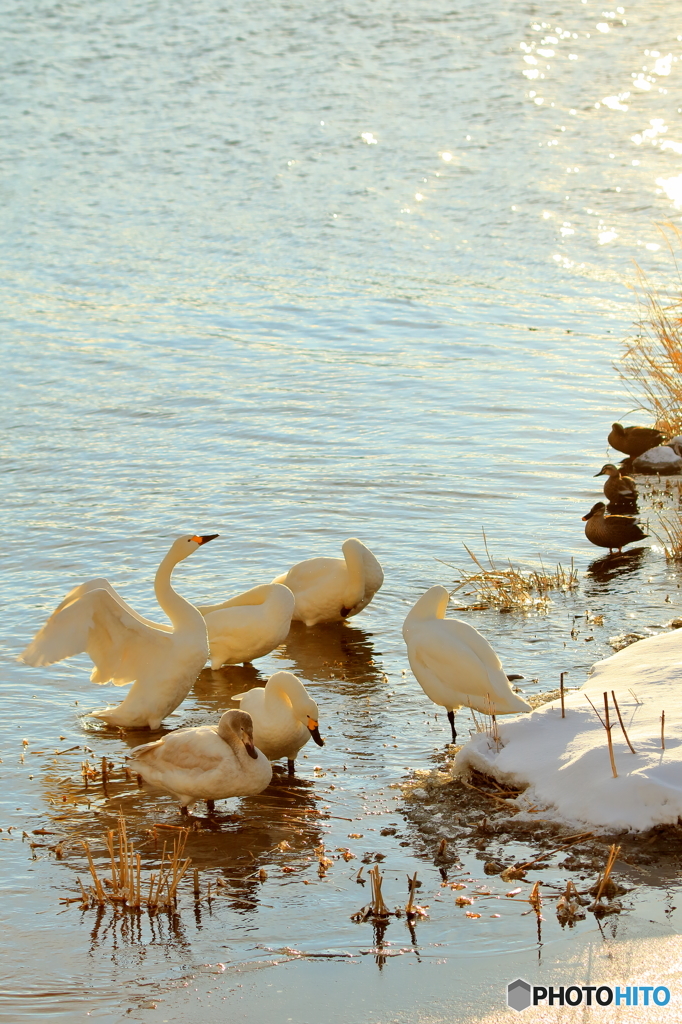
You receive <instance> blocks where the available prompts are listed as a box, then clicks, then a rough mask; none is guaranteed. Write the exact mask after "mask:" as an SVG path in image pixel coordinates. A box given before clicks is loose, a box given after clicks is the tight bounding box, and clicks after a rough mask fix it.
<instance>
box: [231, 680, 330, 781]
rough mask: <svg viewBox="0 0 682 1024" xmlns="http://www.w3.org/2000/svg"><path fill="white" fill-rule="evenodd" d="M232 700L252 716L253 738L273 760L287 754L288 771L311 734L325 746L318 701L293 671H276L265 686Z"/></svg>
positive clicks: (291, 768)
mask: <svg viewBox="0 0 682 1024" xmlns="http://www.w3.org/2000/svg"><path fill="white" fill-rule="evenodd" d="M232 700H238V701H241V704H240V707H241V709H242V710H243V711H248V713H249V714H250V715H251V718H252V719H253V742H254V743H255V744H256V746H257V747H258V749H259V750H262V751H263V753H264V754H265V756H266V757H269V758H270V760H271V761H276V760H277V759H278V758H280V757H286V758H287V762H288V769H289V774H290V775H293V773H294V761H295V760H296V755H297V754H298V752H299V750H300V749H301V747H302V746H303V745H304V744H305V743H307V742H308V740H309V739H310V737H311V736H312V738H313V739H314V740H315V742H316V743H317V745H318V747H322V746H324V740H323V739H322V737H321V736H320V732H319V729H318V727H317V724H318V720H319V719H318V715H319V712H318V710H317V704H316V703H315V701H314V700H313V699H312V697H310V696H309V694H308V691H307V690H306V688H305V686H304V685H303V683H302V682H301V680H300V679H299V678H298V676H295V675H294V674H293V672H275V674H274V675H272V676H270V678H269V679H268V681H267V683H266V684H265V686H256V687H254V689H253V690H247V691H246V693H238V694H237V695H236V696H235V697H233V698H232Z"/></svg>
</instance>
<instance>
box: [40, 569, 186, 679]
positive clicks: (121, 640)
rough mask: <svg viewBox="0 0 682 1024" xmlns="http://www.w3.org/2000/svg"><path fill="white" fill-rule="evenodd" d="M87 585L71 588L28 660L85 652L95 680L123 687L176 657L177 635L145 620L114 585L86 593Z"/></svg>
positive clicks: (52, 659) (56, 658) (42, 660)
mask: <svg viewBox="0 0 682 1024" xmlns="http://www.w3.org/2000/svg"><path fill="white" fill-rule="evenodd" d="M88 586H89V585H88V584H87V583H86V584H83V587H84V588H87V587H88ZM83 587H76V588H75V590H73V591H71V594H69V595H68V596H67V598H65V600H64V601H62V603H61V605H60V606H59V608H58V609H57V610H56V611H55V612H54V613H53V614H52V615H51V616H50V618H49V619H48V620H47V622H46V623H45V625H44V626H43V628H42V629H41V630H40V632H39V633H38V634H37V635H36V637H35V638H34V640H33V641H32V643H30V644H29V646H28V647H27V648H26V650H25V651H24V652H23V654H22V655H21V660H22V661H24V662H25V663H26V664H27V665H35V666H40V665H52V664H53V663H54V662H56V661H62V660H63V659H64V658H70V657H72V655H74V654H80V653H81V652H83V651H86V652H87V653H88V654H89V655H90V657H91V658H92V661H93V662H94V664H95V668H94V669H93V671H92V675H91V677H90V678H91V680H92V682H94V683H108V682H109V681H111V682H113V683H115V684H116V685H117V686H123V685H124V684H125V683H132V682H134V681H135V680H136V679H138V678H140V676H144V675H148V674H149V673H150V670H151V671H153V669H154V665H155V663H158V662H159V660H160V659H164V658H168V657H172V648H173V637H172V636H171V635H170V634H169V633H166V632H164V631H163V630H161V629H157V628H156V627H155V626H152V625H147V623H146V622H143V621H141V620H140V619H139V618H138V617H137V616H136V615H135V614H133V613H132V612H131V611H129V610H128V608H127V606H126V605H125V604H124V603H122V602H121V601H120V599H119V598H118V597H117V596H115V595H112V593H111V590H112V589H113V588H111V589H100V590H87V589H86V591H85V593H83V592H82V589H83ZM79 591H80V593H78V592H79ZM76 594H78V596H75V595H76ZM69 598H71V600H69Z"/></svg>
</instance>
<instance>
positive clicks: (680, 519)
mask: <svg viewBox="0 0 682 1024" xmlns="http://www.w3.org/2000/svg"><path fill="white" fill-rule="evenodd" d="M657 518H658V528H659V530H660V531H661V533H662V534H663V535H664V536H660V534H659V533H657V532H656V530H654V529H652V528H650V529H651V533H652V534H653V535H654V537H655V538H656V540H657V541H658V542H659V543H660V545H661V547H662V548H663V554H664V555H665V557H666V558H667V560H668V561H669V562H675V561H680V560H682V516H680V513H679V511H678V510H677V509H666V510H665V514H664V515H661V514H660V513H659V514H658V516H657Z"/></svg>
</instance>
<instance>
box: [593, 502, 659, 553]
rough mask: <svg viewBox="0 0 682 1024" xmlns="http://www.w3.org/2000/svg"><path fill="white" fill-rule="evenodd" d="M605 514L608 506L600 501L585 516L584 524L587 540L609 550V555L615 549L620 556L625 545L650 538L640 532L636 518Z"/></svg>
mask: <svg viewBox="0 0 682 1024" xmlns="http://www.w3.org/2000/svg"><path fill="white" fill-rule="evenodd" d="M605 512H606V505H605V504H604V502H603V501H598V502H597V504H596V505H593V506H592V508H591V509H590V511H589V512H588V513H587V515H586V516H583V522H584V523H585V536H586V537H587V539H588V540H589V541H590V542H591V543H592V544H596V545H597V547H600V548H608V549H609V554H611V553H612V552H613V550H614V548H615V549H616V550H617V551H618V554H620V553H621V551H622V549H623V545H624V544H632V542H633V541H635V540H643V539H644V537H648V534H647V533H643V532H642V530H640V528H639V526H638V525H637V523H636V522H635V517H634V516H605V515H604V513H605Z"/></svg>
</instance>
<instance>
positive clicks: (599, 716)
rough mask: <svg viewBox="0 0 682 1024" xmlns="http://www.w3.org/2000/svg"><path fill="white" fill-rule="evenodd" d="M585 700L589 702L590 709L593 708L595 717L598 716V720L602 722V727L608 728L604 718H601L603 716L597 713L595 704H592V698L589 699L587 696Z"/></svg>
mask: <svg viewBox="0 0 682 1024" xmlns="http://www.w3.org/2000/svg"><path fill="white" fill-rule="evenodd" d="M585 700H586V701H587V703H588V704H589V705H590V707H591V708H592V710H593V711H594V713H595V715H596V716H597V718H598V719H599V721H600V722H601V724H602V725H603V726H604V728H606V726H605V725H604V719H603V718H602V716H601V715H600V714H599V712H598V711H597V709H596V708H595V706H594V704H593V703H592V701H591V700H590V698H589V697H588V696H587V694H585Z"/></svg>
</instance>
